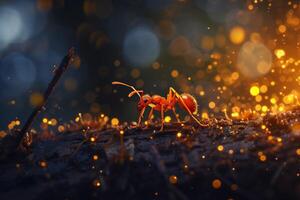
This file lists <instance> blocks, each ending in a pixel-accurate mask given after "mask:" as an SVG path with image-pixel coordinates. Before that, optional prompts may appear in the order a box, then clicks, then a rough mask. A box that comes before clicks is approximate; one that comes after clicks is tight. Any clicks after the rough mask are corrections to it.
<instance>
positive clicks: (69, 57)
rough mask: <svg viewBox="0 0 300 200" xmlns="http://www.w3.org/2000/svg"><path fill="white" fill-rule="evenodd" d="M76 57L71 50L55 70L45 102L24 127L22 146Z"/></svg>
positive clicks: (35, 110) (73, 50)
mask: <svg viewBox="0 0 300 200" xmlns="http://www.w3.org/2000/svg"><path fill="white" fill-rule="evenodd" d="M74 55H75V49H74V48H71V49H70V50H69V52H68V54H67V55H66V56H65V57H64V58H63V60H62V61H61V63H60V65H59V67H58V68H57V69H56V70H55V75H54V77H53V79H52V80H51V82H50V83H49V85H48V88H47V90H46V91H45V93H44V95H43V102H42V103H41V104H39V105H38V106H36V107H35V109H34V110H33V112H32V113H31V115H30V116H29V118H28V119H27V121H26V123H25V125H24V126H23V128H22V130H21V132H20V141H19V142H18V143H19V144H20V142H22V140H23V139H24V137H25V135H26V133H27V132H28V131H29V129H30V128H31V125H32V124H33V122H34V120H35V118H36V117H37V116H38V114H39V113H40V112H41V111H42V108H43V107H44V106H45V105H46V103H47V101H48V99H49V96H50V95H51V93H52V92H53V90H54V88H55V86H56V85H57V83H58V81H59V79H60V78H61V76H62V75H63V73H64V72H65V71H66V70H67V68H68V66H69V65H70V64H71V62H72V61H73V58H74Z"/></svg>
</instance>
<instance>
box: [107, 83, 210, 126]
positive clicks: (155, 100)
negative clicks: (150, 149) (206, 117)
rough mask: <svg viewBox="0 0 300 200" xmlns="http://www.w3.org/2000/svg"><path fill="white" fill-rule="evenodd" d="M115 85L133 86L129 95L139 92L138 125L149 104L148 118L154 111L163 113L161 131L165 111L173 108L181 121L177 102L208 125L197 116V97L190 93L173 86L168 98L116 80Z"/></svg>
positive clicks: (192, 115)
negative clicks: (150, 93) (176, 106)
mask: <svg viewBox="0 0 300 200" xmlns="http://www.w3.org/2000/svg"><path fill="white" fill-rule="evenodd" d="M112 84H113V85H123V86H126V87H129V88H131V89H132V90H133V91H132V92H130V93H129V94H128V97H132V96H133V95H135V94H137V95H138V96H139V98H140V100H139V102H138V111H139V118H138V125H140V124H141V121H142V118H143V116H144V112H145V110H146V108H147V107H148V106H149V107H150V108H151V110H150V112H149V115H148V120H149V121H150V120H151V117H152V114H153V111H154V110H156V111H159V112H160V114H161V129H160V130H161V131H162V130H163V128H164V113H165V112H166V111H168V110H172V111H173V113H174V115H175V117H176V119H177V122H180V119H179V117H178V115H177V113H176V110H175V105H176V103H178V104H179V106H180V107H181V108H183V109H184V110H186V111H187V112H188V114H189V115H190V116H191V117H192V118H193V119H194V120H195V121H196V122H197V123H198V124H199V125H200V126H207V125H204V124H202V123H201V122H200V121H199V120H198V119H197V118H196V117H195V115H197V114H198V103H197V101H196V99H195V98H194V97H193V96H192V95H190V94H188V93H183V94H181V95H180V94H179V93H178V92H176V90H175V89H174V88H172V87H170V88H169V93H168V95H167V98H165V97H162V96H159V95H153V96H150V95H149V94H144V91H143V90H136V89H135V88H134V87H133V86H131V85H128V84H126V83H122V82H118V81H114V82H112Z"/></svg>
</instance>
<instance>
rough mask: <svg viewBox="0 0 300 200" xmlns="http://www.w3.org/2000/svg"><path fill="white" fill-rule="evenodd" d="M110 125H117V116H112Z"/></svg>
mask: <svg viewBox="0 0 300 200" xmlns="http://www.w3.org/2000/svg"><path fill="white" fill-rule="evenodd" d="M111 125H112V126H118V125H119V120H118V118H112V119H111Z"/></svg>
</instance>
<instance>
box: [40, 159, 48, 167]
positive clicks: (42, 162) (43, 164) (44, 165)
mask: <svg viewBox="0 0 300 200" xmlns="http://www.w3.org/2000/svg"><path fill="white" fill-rule="evenodd" d="M39 164H40V166H41V167H42V168H46V167H47V162H46V161H40V163H39Z"/></svg>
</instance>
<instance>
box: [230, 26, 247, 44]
mask: <svg viewBox="0 0 300 200" xmlns="http://www.w3.org/2000/svg"><path fill="white" fill-rule="evenodd" d="M229 38H230V41H231V42H232V43H233V44H241V43H242V42H243V41H244V39H245V30H244V29H243V28H242V27H240V26H236V27H234V28H232V29H231V30H230V34H229Z"/></svg>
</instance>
